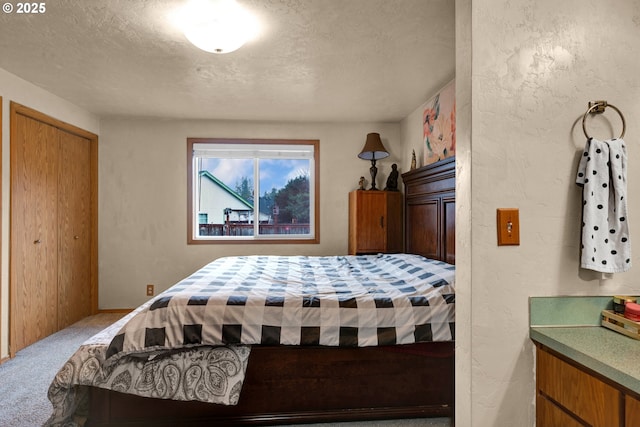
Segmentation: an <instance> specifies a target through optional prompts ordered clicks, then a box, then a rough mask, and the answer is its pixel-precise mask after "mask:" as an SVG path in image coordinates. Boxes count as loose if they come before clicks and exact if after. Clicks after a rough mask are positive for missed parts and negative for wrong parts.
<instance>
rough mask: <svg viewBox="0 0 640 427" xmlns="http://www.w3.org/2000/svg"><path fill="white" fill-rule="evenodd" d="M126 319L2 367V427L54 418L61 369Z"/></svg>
mask: <svg viewBox="0 0 640 427" xmlns="http://www.w3.org/2000/svg"><path fill="white" fill-rule="evenodd" d="M121 316H122V315H121V314H113V313H102V314H97V315H95V316H91V317H87V318H86V319H83V320H81V321H80V322H78V323H76V324H74V325H72V326H70V327H68V328H66V329H63V330H62V331H60V332H57V333H55V334H53V335H51V336H49V337H47V338H45V339H43V340H41V341H38V342H37V343H35V344H33V345H31V346H29V347H27V348H25V349H23V350H21V351H19V352H18V354H17V355H16V357H15V358H13V359H11V360H9V361H7V362H5V363H3V364H2V365H0V426H2V427H34V426H41V425H42V424H43V423H44V422H45V421H46V420H47V419H48V418H49V415H51V403H50V402H49V400H48V399H47V390H48V389H49V384H50V383H51V381H52V380H53V377H54V376H55V374H56V373H57V372H58V369H60V367H62V365H63V364H64V363H65V362H66V361H67V359H68V358H69V357H70V356H71V355H72V354H73V353H74V352H75V350H76V349H77V348H78V347H79V346H80V344H82V343H83V342H84V341H85V340H86V339H87V338H89V337H91V336H92V335H95V334H96V333H98V332H99V331H101V330H102V329H104V328H105V327H107V326H108V325H110V324H111V323H113V322H115V321H116V320H118V319H119V318H120V317H121ZM450 425H451V424H450V421H449V419H447V418H432V419H413V420H390V421H368V422H353V423H330V424H312V425H308V424H307V425H306V426H307V427H309V426H311V427H313V426H317V427H418V426H420V427H449V426H450Z"/></svg>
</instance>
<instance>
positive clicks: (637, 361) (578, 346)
mask: <svg viewBox="0 0 640 427" xmlns="http://www.w3.org/2000/svg"><path fill="white" fill-rule="evenodd" d="M579 298H581V297H558V298H553V297H549V298H545V297H540V298H531V302H530V328H529V336H530V337H531V339H532V340H533V341H535V342H538V343H540V344H543V345H545V346H547V347H549V348H550V349H552V350H555V351H556V352H558V353H560V354H562V355H564V356H566V357H568V358H569V359H571V360H574V361H576V362H577V363H579V364H581V365H583V366H585V367H587V368H589V369H591V370H593V371H595V372H597V373H599V374H601V375H603V376H604V377H606V378H609V379H611V380H612V381H615V382H616V383H618V384H620V385H621V386H623V387H625V388H628V389H629V390H631V391H634V392H636V393H638V394H640V340H636V339H633V338H630V337H627V336H625V335H623V334H619V333H618V332H615V331H612V330H610V329H607V328H605V327H602V326H599V325H600V313H601V312H602V310H603V309H610V308H611V306H610V303H609V302H610V300H611V298H610V297H584V298H585V299H584V301H581V300H579ZM534 299H535V300H536V301H533V300H534ZM562 299H564V300H567V303H568V305H567V306H565V309H566V308H567V307H570V310H569V311H565V310H561V311H560V312H563V311H564V313H565V316H563V317H562V319H563V320H562V322H561V323H563V324H560V325H559V324H557V323H559V322H558V317H557V315H556V316H555V317H550V316H546V315H544V313H545V312H546V313H548V312H549V311H548V310H549V308H550V307H553V308H554V310H553V311H554V313H558V311H556V310H557V309H558V308H559V306H562V305H564V304H563V301H562ZM574 309H579V311H580V316H579V318H577V317H575V316H572V315H571V311H572V310H574ZM584 310H587V312H588V313H589V315H587V316H585V311H584ZM572 318H573V319H574V320H575V319H578V321H572V320H571V319H572ZM544 319H550V320H551V322H550V324H545V320H544Z"/></svg>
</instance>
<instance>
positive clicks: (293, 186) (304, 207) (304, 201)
mask: <svg viewBox="0 0 640 427" xmlns="http://www.w3.org/2000/svg"><path fill="white" fill-rule="evenodd" d="M275 202H276V204H277V205H278V208H279V209H280V214H279V215H278V222H279V223H281V224H284V223H291V222H293V220H295V222H297V223H300V224H308V223H309V219H310V218H309V206H310V201H309V177H308V176H304V175H301V176H298V177H296V178H293V179H290V180H289V182H287V184H286V185H285V186H284V187H283V188H282V189H281V190H279V191H278V192H277V194H276V196H275Z"/></svg>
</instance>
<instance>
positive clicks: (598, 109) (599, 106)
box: [582, 101, 627, 139]
mask: <svg viewBox="0 0 640 427" xmlns="http://www.w3.org/2000/svg"><path fill="white" fill-rule="evenodd" d="M607 107H611V108H613V109H614V110H616V112H617V113H618V115H619V116H620V118H621V119H622V133H621V134H620V136H619V137H618V138H620V139H622V137H623V136H624V132H625V130H626V129H627V123H626V121H625V120H624V116H623V115H622V112H621V111H620V110H618V108H617V107H616V106H615V105H613V104H609V103H608V102H607V101H593V102H591V101H589V108H588V109H587V112H586V113H584V116H582V130H583V131H584V134H585V136H586V137H587V139H588V138H591V137H590V136H589V134H588V133H587V126H586V124H585V122H586V120H587V116H588V115H589V113H593V114H602V113H604V110H605V109H606V108H607Z"/></svg>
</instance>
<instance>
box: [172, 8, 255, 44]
mask: <svg viewBox="0 0 640 427" xmlns="http://www.w3.org/2000/svg"><path fill="white" fill-rule="evenodd" d="M179 22H180V27H181V29H182V32H183V33H184V35H185V36H186V37H187V39H188V40H189V41H190V42H191V43H193V44H194V45H195V46H196V47H198V48H200V49H202V50H204V51H207V52H211V53H229V52H233V51H234V50H236V49H239V48H240V47H241V46H242V45H244V44H245V43H246V42H247V41H249V40H250V39H252V38H254V37H255V36H256V34H257V30H258V22H257V20H256V19H255V18H254V17H253V16H252V15H251V14H250V13H249V12H247V11H246V10H245V9H244V8H242V6H240V5H239V4H238V3H237V2H236V1H235V0H191V1H190V2H189V3H187V4H186V5H185V6H184V8H183V9H181V11H180V17H179Z"/></svg>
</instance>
